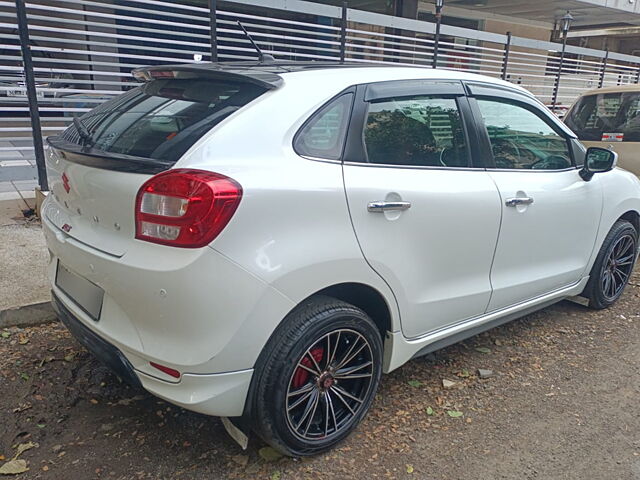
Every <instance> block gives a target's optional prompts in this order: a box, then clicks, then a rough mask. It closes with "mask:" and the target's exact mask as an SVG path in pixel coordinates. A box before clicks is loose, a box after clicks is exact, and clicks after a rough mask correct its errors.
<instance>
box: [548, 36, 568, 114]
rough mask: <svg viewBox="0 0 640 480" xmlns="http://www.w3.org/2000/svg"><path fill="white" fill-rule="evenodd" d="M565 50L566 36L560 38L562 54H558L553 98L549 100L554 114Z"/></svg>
mask: <svg viewBox="0 0 640 480" xmlns="http://www.w3.org/2000/svg"><path fill="white" fill-rule="evenodd" d="M566 49H567V34H566V33H565V34H564V35H563V37H562V52H561V53H560V65H558V74H557V75H556V81H555V84H554V85H553V98H552V100H551V111H552V112H553V113H555V112H556V104H557V103H558V90H559V89H560V76H561V75H562V67H563V66H564V54H565V51H566Z"/></svg>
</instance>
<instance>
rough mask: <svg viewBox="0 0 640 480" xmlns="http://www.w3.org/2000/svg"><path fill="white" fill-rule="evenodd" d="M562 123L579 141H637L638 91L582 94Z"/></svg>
mask: <svg viewBox="0 0 640 480" xmlns="http://www.w3.org/2000/svg"><path fill="white" fill-rule="evenodd" d="M565 122H566V124H567V126H568V127H569V128H571V129H572V130H573V131H574V132H575V133H576V135H578V138H580V140H591V141H623V142H625V141H626V142H640V93H638V92H627V93H601V94H599V95H588V96H586V97H582V98H581V99H580V100H578V102H577V103H576V105H575V106H574V107H573V108H572V109H571V112H570V113H569V115H568V116H567V118H566V120H565Z"/></svg>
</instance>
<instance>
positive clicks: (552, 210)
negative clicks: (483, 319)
mask: <svg viewBox="0 0 640 480" xmlns="http://www.w3.org/2000/svg"><path fill="white" fill-rule="evenodd" d="M489 175H490V176H491V178H492V179H493V180H494V181H495V183H496V185H497V187H498V190H499V191H500V195H501V197H502V202H501V203H502V205H505V202H506V200H507V199H509V198H515V197H528V198H532V199H533V201H534V202H533V203H532V204H531V205H519V206H516V207H506V206H505V207H503V210H502V212H503V213H502V221H501V224H500V239H499V241H498V245H497V248H496V253H495V257H494V259H493V266H492V268H491V284H492V286H493V294H492V296H491V302H490V304H489V311H494V310H500V309H502V308H506V307H508V306H510V305H515V304H517V303H520V302H523V301H525V300H528V299H530V298H534V297H538V296H540V295H544V294H545V293H547V292H551V291H554V290H557V289H559V288H562V287H566V286H569V285H573V284H575V283H576V282H578V281H579V280H580V279H581V278H582V276H583V275H588V274H589V272H588V271H586V272H585V268H586V265H587V264H588V262H589V258H591V252H592V251H593V249H594V246H595V245H594V241H595V238H596V235H597V232H598V228H599V226H600V221H599V219H600V212H601V211H602V185H601V183H600V176H598V175H596V176H594V178H593V179H592V180H591V181H589V182H585V181H584V180H582V178H580V175H578V171H577V170H576V169H571V170H567V171H561V172H555V171H548V172H547V171H542V170H539V171H535V170H530V171H527V170H521V171H517V170H515V171H513V170H512V171H492V172H490V173H489ZM567 219H571V221H567Z"/></svg>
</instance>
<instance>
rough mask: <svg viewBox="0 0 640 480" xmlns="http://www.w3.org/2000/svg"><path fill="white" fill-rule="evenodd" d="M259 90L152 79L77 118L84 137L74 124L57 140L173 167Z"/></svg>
mask: <svg viewBox="0 0 640 480" xmlns="http://www.w3.org/2000/svg"><path fill="white" fill-rule="evenodd" d="M264 91H265V90H264V89H263V88H261V87H258V86H255V85H251V84H245V83H238V82H224V81H219V80H213V79H206V78H192V79H161V80H153V81H151V82H149V83H146V84H144V85H142V86H140V87H138V88H135V89H133V90H131V91H129V92H127V93H124V94H123V95H120V96H118V97H116V98H114V99H112V100H109V101H107V102H105V103H103V104H101V105H100V106H98V107H97V108H95V109H94V110H92V111H90V112H89V113H87V114H86V115H84V116H83V117H81V118H80V121H81V122H82V124H83V125H84V127H86V130H87V131H88V133H89V137H88V138H87V137H86V135H85V136H84V138H83V135H81V133H80V132H79V131H78V130H77V128H76V126H75V125H71V126H70V127H69V128H68V129H67V130H65V131H64V132H63V133H62V136H61V138H62V140H64V141H65V143H70V144H76V145H82V146H84V147H85V148H90V149H91V150H92V151H94V153H98V152H102V153H104V154H107V155H109V154H115V155H127V156H132V157H138V158H141V159H153V160H160V161H165V162H173V163H175V162H177V161H178V160H179V159H180V157H181V156H182V155H183V154H184V153H185V152H186V151H187V150H188V149H189V148H190V147H191V146H192V145H193V144H194V143H195V142H196V141H197V140H198V139H200V138H201V137H202V135H204V134H205V133H206V132H207V131H209V130H210V129H211V128H213V127H214V126H215V125H217V124H218V123H220V122H221V121H222V120H224V119H225V118H226V117H228V116H229V115H230V114H232V113H233V112H235V111H236V110H238V109H239V108H241V107H243V106H244V105H246V104H248V103H249V102H251V101H252V100H254V99H255V98H257V97H258V96H260V95H261V94H262V93H264Z"/></svg>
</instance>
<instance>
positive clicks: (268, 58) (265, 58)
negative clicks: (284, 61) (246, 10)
mask: <svg viewBox="0 0 640 480" xmlns="http://www.w3.org/2000/svg"><path fill="white" fill-rule="evenodd" d="M236 22H238V26H239V27H240V28H241V29H242V31H243V32H244V34H245V36H246V37H247V39H248V40H249V41H250V42H251V45H253V48H255V49H256V52H258V55H259V57H260V63H271V62H275V61H276V59H275V58H273V55H269V54H268V53H262V50H260V47H259V46H258V44H257V43H256V42H254V41H253V38H251V35H249V32H247V29H246V28H244V25H242V23H240V20H236Z"/></svg>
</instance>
